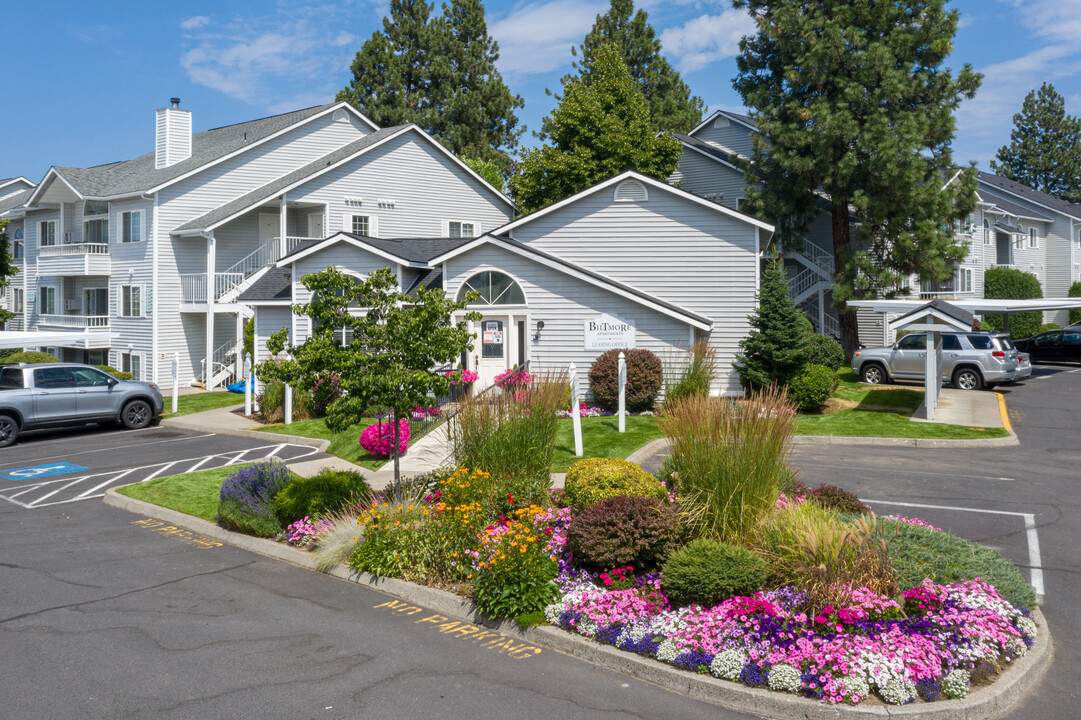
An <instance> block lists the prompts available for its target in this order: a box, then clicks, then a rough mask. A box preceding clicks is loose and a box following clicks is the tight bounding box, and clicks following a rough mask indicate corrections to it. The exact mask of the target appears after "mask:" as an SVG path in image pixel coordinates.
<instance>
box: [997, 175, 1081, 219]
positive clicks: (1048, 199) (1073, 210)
mask: <svg viewBox="0 0 1081 720" xmlns="http://www.w3.org/2000/svg"><path fill="white" fill-rule="evenodd" d="M978 176H979V179H980V181H981V182H984V183H987V184H988V185H990V186H991V187H999V188H1002V189H1003V190H1008V191H1009V192H1011V193H1013V194H1015V195H1018V196H1020V197H1023V198H1025V199H1026V200H1031V201H1032V202H1036V203H1039V204H1040V205H1043V206H1045V207H1049V208H1051V209H1052V210H1057V211H1058V212H1060V213H1062V214H1063V215H1069V216H1070V217H1072V218H1075V219H1078V220H1081V205H1075V204H1074V203H1070V202H1066V201H1065V200H1060V199H1059V198H1057V197H1055V196H1054V195H1048V194H1047V193H1045V192H1040V191H1039V190H1033V189H1032V188H1030V187H1028V186H1027V185H1022V184H1021V183H1019V182H1017V181H1016V180H1010V179H1008V178H1004V177H1001V176H999V175H992V174H991V173H986V172H983V171H982V170H981V171H979V174H978ZM995 201H996V202H997V201H998V199H997V198H996V199H995ZM1003 209H1005V208H1003ZM1028 212H1029V213H1030V214H1031V211H1028Z"/></svg>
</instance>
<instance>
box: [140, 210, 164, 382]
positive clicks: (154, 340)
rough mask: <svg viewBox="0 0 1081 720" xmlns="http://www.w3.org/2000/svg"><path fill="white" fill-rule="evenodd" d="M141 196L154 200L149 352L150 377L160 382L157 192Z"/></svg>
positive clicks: (151, 233)
mask: <svg viewBox="0 0 1081 720" xmlns="http://www.w3.org/2000/svg"><path fill="white" fill-rule="evenodd" d="M142 198H143V199H144V200H153V202H154V206H153V210H152V211H151V212H152V213H153V215H152V216H151V218H150V263H151V264H150V295H151V297H152V298H153V300H152V301H151V302H152V303H153V305H152V309H151V311H150V353H151V355H153V358H154V360H153V369H152V370H151V375H150V377H152V378H154V381H155V382H157V383H161V378H160V377H159V376H158V373H159V371H160V364H159V363H158V356H159V355H160V354H161V353H159V352H158V306H159V305H160V304H161V303H160V302H159V301H160V299H161V298H160V297H159V295H158V194H157V193H154V194H153V195H152V196H150V195H147V194H145V193H144V194H143V195H142Z"/></svg>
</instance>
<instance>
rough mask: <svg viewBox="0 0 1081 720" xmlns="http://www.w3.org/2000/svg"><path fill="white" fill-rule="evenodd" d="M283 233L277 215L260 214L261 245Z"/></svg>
mask: <svg viewBox="0 0 1081 720" xmlns="http://www.w3.org/2000/svg"><path fill="white" fill-rule="evenodd" d="M280 233H281V224H280V223H279V222H278V215H277V213H259V244H260V245H262V244H263V243H265V242H266V241H267V240H270V239H271V238H276V237H278V235H279V234H280Z"/></svg>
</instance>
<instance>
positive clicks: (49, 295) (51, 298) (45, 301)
mask: <svg viewBox="0 0 1081 720" xmlns="http://www.w3.org/2000/svg"><path fill="white" fill-rule="evenodd" d="M56 294H57V293H56V288H55V287H53V286H52V285H42V286H41V288H40V292H39V293H38V308H39V311H40V313H41V314H42V315H56Z"/></svg>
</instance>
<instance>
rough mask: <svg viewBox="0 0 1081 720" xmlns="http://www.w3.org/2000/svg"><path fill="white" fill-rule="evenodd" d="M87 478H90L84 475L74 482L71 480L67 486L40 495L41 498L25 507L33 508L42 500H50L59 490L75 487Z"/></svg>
mask: <svg viewBox="0 0 1081 720" xmlns="http://www.w3.org/2000/svg"><path fill="white" fill-rule="evenodd" d="M88 477H90V476H89V475H84V476H83V477H77V478H75V479H74V480H72V481H71V482H69V483H68V484H67V485H62V486H60V487H58V488H57V489H56V490H53V491H52V492H51V493H46V494H45V495H42V496H41V497H39V498H38V499H37V500H33V501H31V502H30V503H29V504H28V505H27V507H34V506H35V505H38V504H39V503H41V501H42V500H45V499H47V498H51V497H52V496H53V495H55V494H57V493H58V492H60V491H61V490H67V489H68V488H69V487H71V486H72V485H75V484H76V483H81V482H82V481H83V480H86V479H87V478H88Z"/></svg>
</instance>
